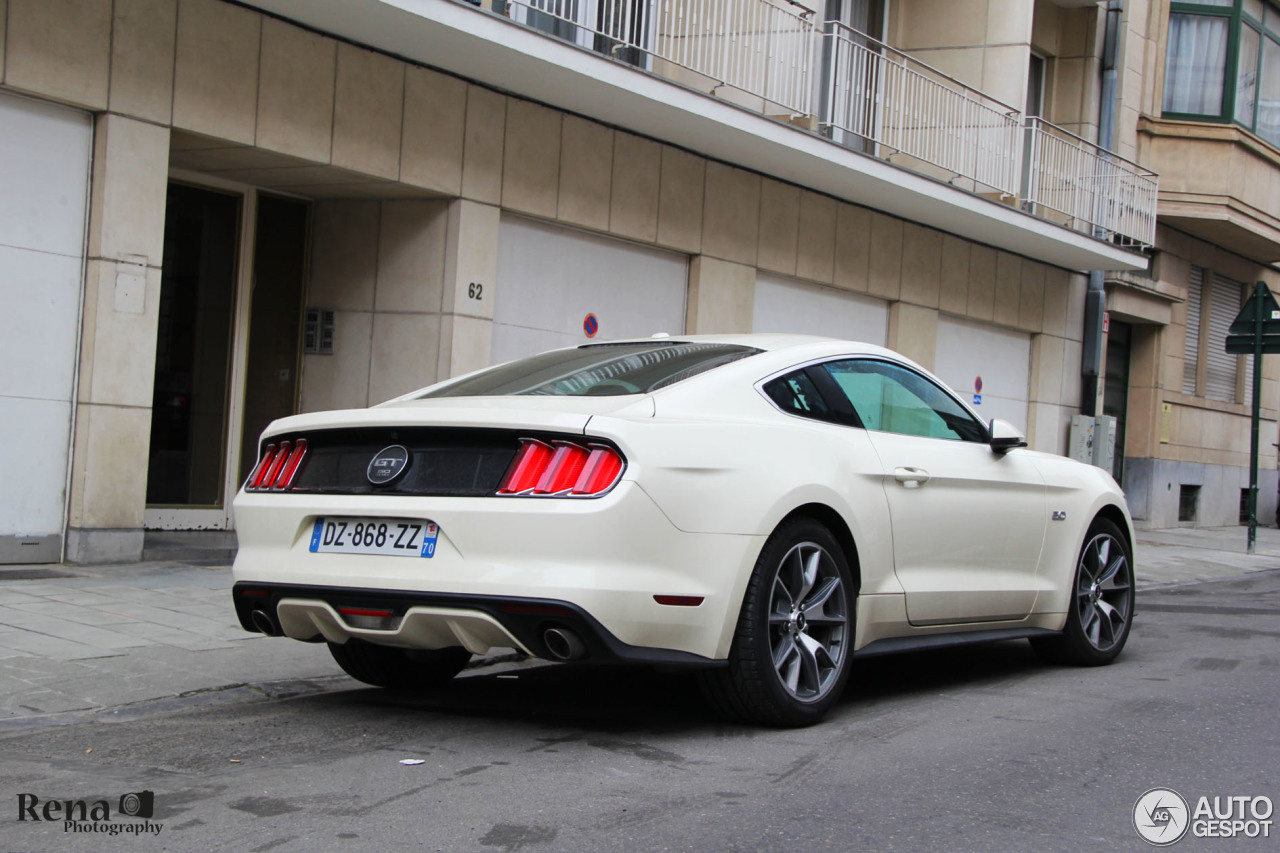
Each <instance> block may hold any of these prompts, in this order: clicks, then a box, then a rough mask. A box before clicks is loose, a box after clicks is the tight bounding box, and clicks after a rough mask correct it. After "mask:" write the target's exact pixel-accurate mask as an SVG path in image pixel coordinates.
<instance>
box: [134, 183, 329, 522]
mask: <svg viewBox="0 0 1280 853" xmlns="http://www.w3.org/2000/svg"><path fill="white" fill-rule="evenodd" d="M308 213H309V208H308V204H307V203H306V202H305V201H300V200H294V199H286V198H279V197H276V196H268V195H259V194H258V193H257V192H256V191H255V190H253V189H252V188H248V187H241V188H230V187H223V186H219V187H210V186H199V185H193V184H189V183H186V182H179V181H174V182H172V183H170V185H169V192H168V198H167V207H166V210H165V246H164V264H163V271H162V274H161V285H160V317H159V324H158V328H157V333H156V368H155V382H154V389H153V398H152V410H151V443H150V451H149V455H148V466H147V509H146V521H145V523H146V526H147V527H148V528H150V529H170V530H173V529H179V530H182V529H187V530H223V529H228V528H230V527H231V506H230V504H231V498H232V497H233V496H234V495H235V492H236V490H237V488H238V486H239V483H240V482H241V480H242V479H243V476H244V474H245V471H247V470H248V468H249V467H251V466H252V464H253V461H254V457H255V456H256V454H257V436H258V434H259V433H260V432H261V430H262V428H263V427H265V426H266V424H268V423H269V422H270V421H271V420H273V419H275V418H278V417H282V416H285V415H289V414H292V413H293V412H295V411H296V409H297V389H298V366H299V363H300V361H299V360H300V352H299V338H300V323H301V316H302V301H303V285H304V281H305V258H306V243H307V231H308Z"/></svg>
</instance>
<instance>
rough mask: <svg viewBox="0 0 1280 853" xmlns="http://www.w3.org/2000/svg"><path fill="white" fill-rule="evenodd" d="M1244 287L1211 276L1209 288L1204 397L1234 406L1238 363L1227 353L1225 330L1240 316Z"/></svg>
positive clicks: (1238, 361) (1228, 280)
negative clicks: (1211, 280)
mask: <svg viewBox="0 0 1280 853" xmlns="http://www.w3.org/2000/svg"><path fill="white" fill-rule="evenodd" d="M1243 292H1244V285H1242V284H1240V282H1238V281H1232V280H1231V279H1229V278H1224V277H1223V276H1220V275H1214V277H1213V282H1212V284H1211V285H1210V287H1209V335H1208V341H1207V347H1206V352H1205V354H1204V396H1205V397H1207V398H1209V399H1210V400H1222V401H1223V402H1226V403H1235V402H1237V400H1236V378H1237V374H1238V366H1239V363H1240V360H1239V358H1238V357H1237V356H1234V355H1229V354H1228V353H1227V329H1229V328H1230V327H1231V321H1232V320H1234V319H1235V318H1236V315H1237V314H1239V313H1240V305H1241V295H1242V294H1243Z"/></svg>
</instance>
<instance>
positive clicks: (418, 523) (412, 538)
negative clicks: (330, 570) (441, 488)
mask: <svg viewBox="0 0 1280 853" xmlns="http://www.w3.org/2000/svg"><path fill="white" fill-rule="evenodd" d="M439 535H440V528H439V527H438V526H437V525H436V524H435V522H432V521H423V520H421V519H412V518H345V517H344V518H317V519H316V523H315V527H313V528H312V530H311V553H313V554H386V555H389V556H394V557H432V556H435V553H436V538H437V537H438V536H439Z"/></svg>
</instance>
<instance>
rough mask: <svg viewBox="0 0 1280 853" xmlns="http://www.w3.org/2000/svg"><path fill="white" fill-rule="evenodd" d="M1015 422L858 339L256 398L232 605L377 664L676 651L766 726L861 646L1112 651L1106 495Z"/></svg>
mask: <svg viewBox="0 0 1280 853" xmlns="http://www.w3.org/2000/svg"><path fill="white" fill-rule="evenodd" d="M1025 445H1026V442H1025V441H1024V440H1023V437H1022V435H1021V434H1020V433H1019V432H1018V431H1017V430H1016V429H1015V428H1014V427H1013V426H1011V425H1010V424H1007V423H1005V422H1002V421H999V420H996V421H993V422H991V423H990V424H986V423H983V422H982V421H981V420H980V419H979V418H978V417H976V416H975V414H974V413H973V411H972V410H971V409H969V408H968V407H967V406H966V405H965V404H964V403H963V401H961V400H960V399H959V398H958V397H957V396H956V395H955V394H954V393H952V392H951V391H949V390H947V388H945V387H944V386H943V385H942V384H941V383H940V382H939V381H938V380H937V379H936V378H934V377H933V376H931V375H930V374H929V373H928V372H927V371H925V370H923V369H921V368H920V367H918V366H917V365H915V364H913V363H912V362H910V361H909V360H907V359H905V358H903V357H902V356H899V355H897V354H895V353H893V352H890V351H889V350H886V349H882V348H880V347H875V346H871V345H867V344H858V343H850V342H848V341H835V340H827V339H820V338H812V337H801V336H782V335H722V336H689V337H681V338H672V337H657V338H654V339H648V340H637V341H621V342H615V343H601V344H587V345H585V346H580V347H576V348H571V349H563V350H556V351H553V352H547V353H543V354H542V355H538V356H534V357H533V358H528V359H524V360H521V361H515V362H511V363H508V364H503V365H499V366H497V367H492V368H489V369H487V370H482V371H479V372H477V373H473V374H469V375H467V376H463V377H460V378H457V379H452V380H449V381H446V382H442V383H439V384H437V385H433V386H431V387H429V388H426V389H423V390H421V391H416V392H414V393H411V394H407V395H405V396H404V397H400V398H398V399H396V400H392V401H390V402H387V403H384V404H382V405H379V406H374V407H373V408H370V409H360V410H347V411H333V412H318V413H314V414H307V415H298V416H295V417H290V418H285V419H282V420H279V421H276V422H275V423H273V424H272V425H271V426H270V427H269V428H268V429H267V431H266V433H265V434H264V435H263V438H262V442H261V450H260V458H259V461H258V465H257V467H256V468H255V470H254V471H253V473H252V474H251V475H250V477H249V479H248V481H247V482H246V483H245V486H244V488H243V489H242V490H241V492H240V494H239V495H238V496H237V498H236V500H235V513H236V529H237V532H238V534H239V540H240V551H239V554H238V555H237V557H236V561H235V567H234V574H235V581H236V582H235V587H234V590H233V596H234V601H235V606H236V611H237V613H238V615H239V619H240V622H241V624H242V625H243V626H244V627H245V628H246V629H247V630H250V631H260V632H263V633H266V634H270V635H284V636H288V637H293V638H295V639H298V640H305V641H311V642H327V643H328V645H329V649H330V650H331V651H332V653H333V656H334V658H335V659H336V660H337V661H338V663H339V664H340V665H341V666H342V668H343V669H344V670H346V671H347V672H348V673H349V674H351V675H352V676H353V677H355V678H357V679H359V680H361V681H363V682H366V683H369V684H374V685H378V686H383V687H395V688H422V687H427V686H430V685H432V684H438V683H440V682H442V681H444V680H446V679H449V678H452V677H453V676H454V675H455V674H457V673H458V671H460V670H461V669H462V667H463V666H464V665H465V663H466V662H467V660H468V659H469V658H470V656H471V655H473V654H483V653H485V652H486V651H488V650H489V649H491V648H515V649H518V650H521V651H523V652H526V653H528V654H530V655H534V656H537V657H541V658H547V659H550V660H577V659H581V658H592V659H596V660H606V661H624V662H635V663H649V664H664V665H688V666H691V667H698V668H700V669H701V673H700V677H701V679H702V683H703V684H704V687H705V692H706V694H707V696H708V698H709V699H710V701H711V702H712V704H714V705H715V706H716V707H717V708H719V709H720V710H721V711H723V712H725V713H726V714H729V715H731V716H734V717H738V718H741V719H745V720H749V721H755V722H760V723H766V724H774V725H804V724H808V723H812V722H814V721H816V720H818V719H819V718H820V717H821V716H822V715H823V714H824V713H825V712H826V711H827V709H828V708H829V707H830V706H831V705H832V704H833V703H834V702H835V701H836V699H837V698H838V697H839V695H840V693H841V690H842V688H843V687H844V684H845V681H846V680H847V678H848V675H849V668H850V661H851V659H852V658H854V657H856V656H865V655H874V654H882V653H886V652H894V651H902V650H909V649H920V648H928V647H931V646H940V645H952V644H955V643H957V642H979V641H988V640H999V639H1009V638H1017V637H1025V638H1029V639H1030V641H1031V642H1032V644H1033V645H1034V646H1035V648H1036V649H1037V650H1038V651H1039V652H1040V653H1042V654H1043V655H1045V656H1046V657H1048V658H1050V659H1052V660H1056V661H1061V662H1067V663H1073V664H1080V665H1096V664H1104V663H1108V662H1110V661H1111V660H1112V659H1114V658H1115V657H1116V655H1118V654H1119V653H1120V650H1121V648H1122V647H1123V646H1124V644H1125V640H1126V639H1127V637H1128V635H1129V628H1130V624H1131V620H1132V615H1133V602H1134V571H1133V561H1132V556H1131V555H1132V553H1133V550H1132V542H1133V528H1132V523H1131V521H1130V519H1129V514H1128V510H1127V508H1126V506H1125V501H1124V495H1123V493H1122V492H1121V491H1120V489H1119V487H1117V486H1116V484H1115V481H1114V480H1112V479H1111V477H1110V476H1109V475H1108V474H1106V473H1104V472H1103V471H1102V470H1100V469H1098V468H1094V467H1092V466H1089V465H1084V464H1081V463H1078V462H1074V461H1072V460H1070V459H1067V458H1064V457H1061V456H1053V455H1049V454H1044V453H1037V452H1033V451H1031V450H1027V449H1024V448H1025Z"/></svg>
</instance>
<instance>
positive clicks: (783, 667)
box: [768, 542, 852, 702]
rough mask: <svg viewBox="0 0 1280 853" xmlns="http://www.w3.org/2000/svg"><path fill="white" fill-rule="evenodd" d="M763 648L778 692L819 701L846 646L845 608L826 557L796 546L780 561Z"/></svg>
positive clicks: (820, 551)
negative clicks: (780, 689) (769, 652)
mask: <svg viewBox="0 0 1280 853" xmlns="http://www.w3.org/2000/svg"><path fill="white" fill-rule="evenodd" d="M768 613H769V646H770V648H771V650H772V652H773V667H774V670H775V672H776V673H777V676H778V680H779V681H780V683H781V684H782V686H783V688H784V689H785V690H786V691H787V692H788V693H789V694H790V695H791V696H793V697H795V698H796V699H798V700H800V701H801V702H815V701H818V700H820V699H822V698H823V697H825V696H826V695H827V694H828V693H829V692H830V691H831V688H832V687H833V685H834V684H835V683H836V681H837V680H838V676H839V673H840V671H841V664H842V662H843V659H844V656H845V654H846V652H847V649H848V645H849V641H850V640H851V639H852V638H851V637H849V635H848V634H849V622H850V619H849V603H848V596H847V595H846V590H845V585H844V582H843V581H842V580H841V576H840V571H839V570H838V569H837V567H836V564H835V562H834V561H833V560H832V559H831V556H830V555H829V554H828V553H827V552H826V551H825V550H824V549H823V548H822V547H821V546H820V545H817V544H816V543H813V542H800V543H798V544H796V545H794V546H793V547H792V548H791V549H790V550H789V551H787V553H786V554H785V555H784V556H783V558H782V560H781V561H780V562H779V564H778V570H777V572H776V574H775V575H774V579H773V584H772V587H771V590H770V593H769V611H768Z"/></svg>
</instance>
